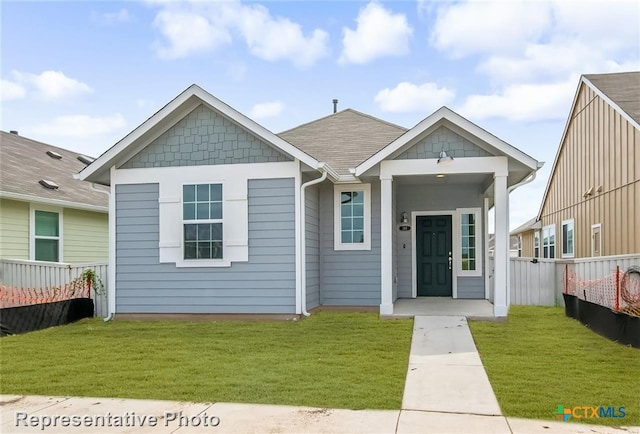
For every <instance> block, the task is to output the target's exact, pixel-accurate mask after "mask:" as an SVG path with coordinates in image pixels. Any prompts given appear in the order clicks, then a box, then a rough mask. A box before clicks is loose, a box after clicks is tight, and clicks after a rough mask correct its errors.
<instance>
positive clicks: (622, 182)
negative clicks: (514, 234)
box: [523, 83, 640, 258]
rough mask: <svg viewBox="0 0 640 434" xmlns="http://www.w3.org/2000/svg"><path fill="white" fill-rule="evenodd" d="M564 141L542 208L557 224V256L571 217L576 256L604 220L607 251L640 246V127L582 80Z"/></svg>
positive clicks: (586, 249)
mask: <svg viewBox="0 0 640 434" xmlns="http://www.w3.org/2000/svg"><path fill="white" fill-rule="evenodd" d="M560 146H561V148H560V154H559V156H558V160H557V163H556V167H555V171H554V173H552V174H551V176H552V179H551V181H550V184H549V188H548V192H547V195H546V198H545V201H544V203H543V205H542V208H541V213H540V219H541V221H542V224H543V226H547V225H550V224H555V225H556V252H557V255H556V257H558V258H560V257H562V221H564V220H569V219H574V224H575V230H574V233H575V257H576V258H580V257H590V256H591V226H592V225H594V224H601V225H602V229H601V230H602V256H607V255H622V254H629V253H637V252H640V209H638V206H637V204H640V131H639V130H638V129H637V128H636V127H635V126H634V125H633V124H632V123H630V122H629V121H628V120H627V119H626V118H625V117H624V116H622V115H621V114H620V113H619V112H618V111H616V109H615V108H614V107H612V106H611V105H610V104H609V103H608V102H607V101H606V100H605V99H603V98H601V97H600V96H599V95H598V94H597V93H596V92H595V91H594V90H593V89H591V88H590V87H589V86H587V85H585V84H584V83H582V84H581V88H580V90H579V94H578V96H577V98H576V103H575V107H574V110H573V112H572V114H571V119H569V124H568V126H567V131H566V135H565V137H564V142H563V143H561V145H560ZM591 189H592V190H591ZM599 189H600V190H601V191H598V190H599ZM589 191H591V194H590V195H586V193H587V192H589ZM523 238H524V237H523ZM527 238H530V239H531V243H533V236H530V237H527ZM531 252H533V247H531Z"/></svg>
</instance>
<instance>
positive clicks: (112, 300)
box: [107, 166, 117, 318]
mask: <svg viewBox="0 0 640 434" xmlns="http://www.w3.org/2000/svg"><path fill="white" fill-rule="evenodd" d="M109 171H110V173H111V179H113V178H114V174H115V171H116V168H115V166H112V167H111V169H110V170H109ZM107 275H108V279H107V305H108V310H107V312H108V316H107V318H112V317H113V315H114V314H115V313H116V291H117V288H116V190H115V187H114V188H113V190H110V193H109V267H108V270H107Z"/></svg>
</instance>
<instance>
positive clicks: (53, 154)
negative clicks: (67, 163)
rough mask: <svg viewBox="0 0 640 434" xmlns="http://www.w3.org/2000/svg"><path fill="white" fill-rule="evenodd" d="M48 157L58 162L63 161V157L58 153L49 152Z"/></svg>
mask: <svg viewBox="0 0 640 434" xmlns="http://www.w3.org/2000/svg"><path fill="white" fill-rule="evenodd" d="M47 155H48V156H49V157H51V158H55V159H56V160H60V159H62V155H60V154H58V153H57V152H56V151H47Z"/></svg>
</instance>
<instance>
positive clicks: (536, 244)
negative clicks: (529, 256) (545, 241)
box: [533, 231, 540, 258]
mask: <svg viewBox="0 0 640 434" xmlns="http://www.w3.org/2000/svg"><path fill="white" fill-rule="evenodd" d="M533 257H534V258H539V257H540V231H535V232H534V233H533Z"/></svg>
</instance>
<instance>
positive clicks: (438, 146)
mask: <svg viewBox="0 0 640 434" xmlns="http://www.w3.org/2000/svg"><path fill="white" fill-rule="evenodd" d="M442 150H445V151H447V154H448V155H450V156H451V157H454V158H462V157H490V156H491V154H490V153H489V152H487V151H486V150H485V149H483V148H481V147H480V146H478V145H476V144H475V143H473V142H471V141H470V140H468V139H466V138H464V137H462V136H461V135H459V134H456V133H454V132H453V131H451V130H450V129H449V128H447V127H445V126H440V127H438V128H437V129H436V130H435V131H433V132H432V133H431V134H429V135H427V136H426V137H424V138H423V139H421V140H420V141H419V142H418V143H416V144H415V145H413V146H412V147H410V148H409V149H407V150H405V151H404V152H402V153H401V154H400V155H398V156H397V157H395V159H396V160H403V159H413V160H415V159H420V160H422V159H427V158H438V157H439V156H440V152H441V151H442Z"/></svg>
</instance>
